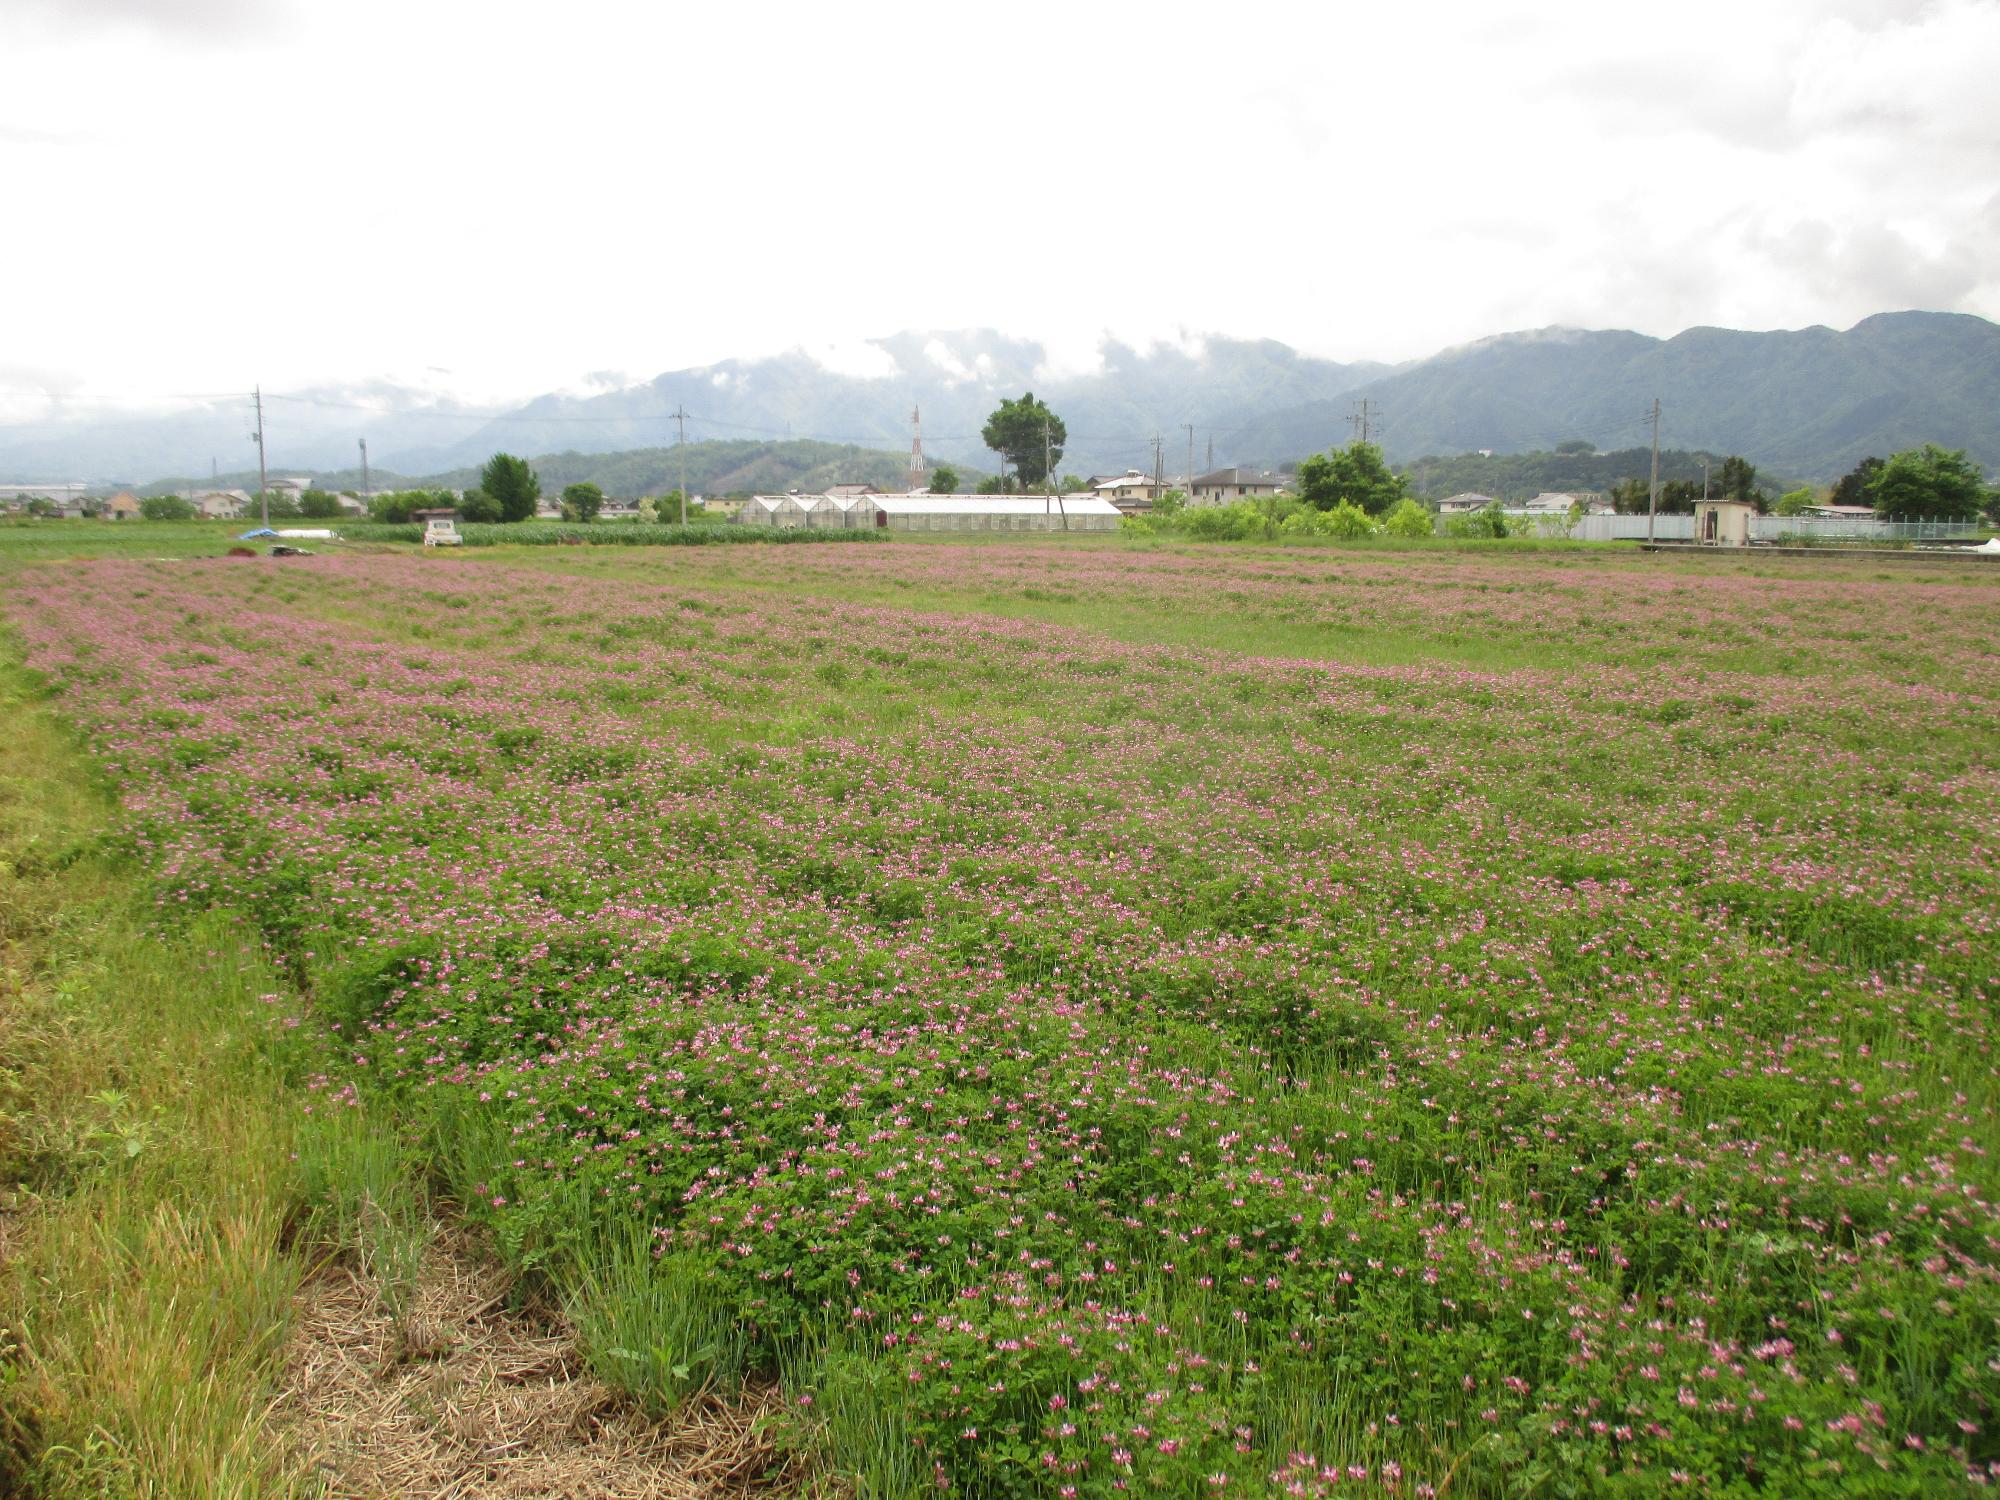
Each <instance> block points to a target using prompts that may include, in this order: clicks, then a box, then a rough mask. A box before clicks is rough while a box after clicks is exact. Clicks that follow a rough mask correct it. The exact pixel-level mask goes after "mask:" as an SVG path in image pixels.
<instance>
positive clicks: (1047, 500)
mask: <svg viewBox="0 0 2000 1500" xmlns="http://www.w3.org/2000/svg"><path fill="white" fill-rule="evenodd" d="M857 508H858V509H860V510H861V513H862V516H863V517H864V518H865V519H863V520H862V521H861V524H862V525H871V524H872V525H873V526H875V527H876V528H877V529H878V530H882V531H1076V532H1101V531H1116V530H1117V529H1118V522H1119V519H1120V513H1119V510H1118V507H1117V506H1115V505H1113V504H1112V503H1111V502H1110V501H1109V500H1103V499H1099V498H1098V497H1096V496H1094V495H871V496H867V497H865V498H864V499H862V500H861V501H860V502H859V506H858V507H857Z"/></svg>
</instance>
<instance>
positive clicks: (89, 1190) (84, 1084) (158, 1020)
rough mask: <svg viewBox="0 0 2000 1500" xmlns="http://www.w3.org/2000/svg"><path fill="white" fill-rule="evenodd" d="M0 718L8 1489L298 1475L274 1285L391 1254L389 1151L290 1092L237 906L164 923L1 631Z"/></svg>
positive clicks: (0, 1178) (286, 1309)
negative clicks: (276, 1419) (276, 1409)
mask: <svg viewBox="0 0 2000 1500" xmlns="http://www.w3.org/2000/svg"><path fill="white" fill-rule="evenodd" d="M0 714H4V715H5V718H6V721H7V725H8V730H7V734H6V735H5V736H4V738H0V1195H4V1196H0V1212H4V1215H5V1219H4V1226H5V1246H6V1255H5V1258H4V1265H0V1492H4V1493H9V1494H21V1495H29V1496H43V1497H48V1500H65V1497H78V1500H81V1497H85V1496H104V1495H131V1496H159V1497H169V1496H171V1497H183V1496H188V1497H217V1500H222V1497H243V1500H249V1497H275V1496H291V1495H301V1496H303V1495H307V1494H311V1493H315V1492H316V1490H317V1485H316V1482H315V1481H314V1480H313V1478H312V1476H311V1475H310V1474H309V1473H308V1472H307V1469H306V1467H305V1464H304V1461H303V1459H302V1458H301V1456H300V1455H299V1454H297V1453H296V1452H294V1451H293V1450H291V1449H290V1448H289V1447H287V1446H286V1445H285V1444H284V1443H282V1442H279V1441H277V1440H275V1439H274V1437H273V1436H272V1434H271V1433H270V1432H269V1430H268V1429H267V1422H268V1418H269V1414H270V1407H271V1401H272V1397H273V1395H274V1391H275V1387H276V1382H277V1379H278V1375H279V1366H280V1357H281V1354H282V1352H283V1346H284V1341H285V1338H286V1336H287V1333H288V1331H289V1327H290V1307H291V1299H292V1296H293V1294H294V1292H295V1291H296V1290H297V1288H298V1285H299V1282H300V1280H301V1278H302V1277H303V1276H304V1275H305V1274H306V1272H307V1271H308V1269H309V1268H310V1266H311V1265H312V1264H313V1263H314V1262H315V1261H317V1260H319V1259H320V1258H322V1257H324V1256H326V1255H330V1254H339V1253H359V1254H360V1255H361V1256H362V1258H363V1261H364V1266H366V1265H367V1264H368V1262H369V1260H370V1258H371V1257H375V1256H379V1255H382V1254H385V1253H386V1254H389V1255H397V1254H400V1255H402V1256H403V1257H404V1261H405V1263H407V1260H408V1255H409V1251H408V1248H407V1247H408V1245H409V1243H410V1239H411V1233H412V1225H413V1224H415V1223H416V1222H418V1221H417V1219H416V1217H415V1215H414V1213H413V1211H412V1210H413V1207H414V1205H413V1204H412V1203H411V1201H410V1191H411V1189H410V1186H409V1184H410V1181H411V1179H410V1177H409V1175H408V1173H407V1170H406V1168H405V1164H404V1163H403V1162H402V1160H401V1159H400V1158H399V1157H398V1156H397V1154H396V1151H395V1148H394V1146H393V1144H392V1143H389V1142H387V1141H386V1140H385V1138H384V1137H382V1136H381V1135H380V1134H379V1133H378V1132H377V1131H376V1130H375V1129H374V1128H373V1126H372V1125H369V1124H366V1123H364V1122H363V1121H361V1120H360V1119H359V1118H358V1117H356V1116H343V1115H330V1116H321V1117H318V1118H315V1117H312V1116H309V1115H307V1114H306V1113H305V1112H304V1111H303V1109H302V1107H301V1099H300V1094H299V1088H298V1084H299V1074H300V1071H301V1069H302V1067H303V1066H304V1065H305V1057H304V1055H303V1053H302V1050H301V1047H302V1044H299V1043H297V1042H296V1041H295V1040H294V1039H293V1033H292V1032H291V1030H290V1029H289V1028H288V1027H287V1025H286V1022H287V1020H288V1018H292V1017H295V1015H296V1004H297V1002H296V996H294V995H292V994H291V993H290V991H289V987H288V984H287V982H286V981H285V979H284V978H283V977H282V976H281V975H280V974H278V973H277V972H275V971H274V970H273V969H272V968H271V967H270V965H269V964H268V963H267V962H266V960H265V959H264V957H263V945H262V943H261V942H260V941H259V940H258V939H257V937H256V935H255V933H254V932H253V931H252V930H251V929H250V928H249V927H248V926H247V925H245V924H244V923H242V922H240V921H239V920H237V919H236V918H235V917H234V916H233V915H231V914H229V913H222V912H217V913H210V914H206V915H203V916H201V917H199V918H198V919H196V920H195V921H194V922H193V923H192V924H190V925H188V926H186V927H185V928H183V929H181V930H179V931H175V932H171V933H163V932H162V931H161V930H160V929H159V928H158V926H157V925H156V923H155V922H154V920H153V917H152V913H151V912H150V911H149V910H148V908H147V906H146V905H145V903H144V899H143V898H144V893H145V882H144V879H143V872H142V871H140V870H137V869H135V868H133V867H132V866H131V865H130V864H129V862H128V861H127V860H125V859H124V858H122V857H121V856H120V855H119V853H118V852H117V845H116V843H115V841H114V840H112V839H111V838H110V834H111V831H112V823H111V813H112V809H111V806H110V803H109V801H108V799H107V797H106V795H105V792H104V789H103V788H101V787H99V786H96V785H93V784H92V783H91V781H90V780H89V779H88V776H87V774H86V771H87V766H88V762H86V761H84V760H83V759H82V758H81V757H79V756H78V754H77V753H76V749H75V746H74V743H73V741H72V740H71V739H70V738H69V736H68V735H67V734H66V733H65V732H64V731H63V729H62V728H61V727H60V726H59V725H58V724H57V723H56V722H55V721H54V719H53V717H52V716H51V715H50V713H49V712H48V709H47V707H46V705H45V702H44V700H43V697H42V693H41V690H40V687H39V684H38V683H36V682H35V681H34V680H33V679H32V678H31V677H30V676H29V675H28V674H26V673H25V672H23V671H22V670H21V668H20V666H19V663H18V655H17V652H16V648H15V646H14V643H13V642H12V640H11V639H9V638H7V637H4V636H0ZM385 1199H386V1200H387V1202H388V1206H389V1212H387V1213H384V1212H383V1211H382V1206H381V1200H385Z"/></svg>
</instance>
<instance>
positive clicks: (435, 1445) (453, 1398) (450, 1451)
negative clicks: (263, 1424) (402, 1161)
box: [276, 1237, 800, 1500]
mask: <svg viewBox="0 0 2000 1500" xmlns="http://www.w3.org/2000/svg"><path fill="white" fill-rule="evenodd" d="M507 1288H508V1281H507V1277H506V1274H505V1273H504V1272H503V1271H502V1270H500V1269H499V1268H498V1267H496V1266H494V1265H492V1264H491V1262H490V1261H488V1260H485V1259H483V1258H482V1257H481V1256H480V1255H479V1254H478V1253H477V1252H476V1250H474V1249H473V1248H472V1247H471V1246H469V1245H467V1244H465V1243H464V1242H462V1241H454V1240H452V1239H450V1238H448V1237H447V1238H441V1239H440V1240H439V1241H437V1242H435V1243H434V1244H433V1245H432V1247H431V1249H430V1251H429V1252H428V1253H427V1255H426V1257H425V1261H424V1265H423V1270H422V1274H421V1276H420V1278H419V1280H418V1285H417V1287H416V1290H415V1292H414V1294H413V1295H412V1296H411V1297H410V1298H409V1303H408V1310H407V1312H406V1314H405V1316H404V1317H403V1318H401V1319H400V1320H398V1319H397V1318H396V1317H395V1316H393V1315H392V1313H391V1312H390V1310H389V1309H388V1307H387V1306H385V1305H384V1302H383V1300H382V1297H381V1296H380V1294H379V1291H378V1289H377V1288H376V1287H375V1286H374V1285H373V1284H371V1283H370V1282H369V1281H368V1280H367V1279H366V1278H364V1277H363V1276H361V1275H359V1274H357V1273H356V1272H355V1271H354V1270H353V1269H352V1268H351V1267H348V1266H343V1265H334V1266H331V1267H328V1268H327V1269H326V1270H325V1271H324V1272H322V1273H321V1274H319V1275H317V1276H315V1277H314V1278H312V1279H311V1280H310V1281H309V1282H308V1283H307V1285H306V1287H305V1289H304V1290H303V1291H302V1292H301V1294H300V1300H299V1306H298V1309H297V1317H296V1320H295V1324H294V1330H293V1335H292V1341H291V1348H290V1350H289V1352H288V1357H287V1363H286V1369H285V1386H284V1389H283V1391H282V1393H281V1395H280V1397H279V1403H278V1411H277V1413H276V1415H277V1417H278V1422H279V1425H280V1427H281V1428H282V1429H283V1430H284V1431H285V1432H286V1434H287V1435H288V1436H289V1437H290V1438H291V1439H292V1440H293V1441H296V1442H298V1443H299V1444H300V1445H301V1446H302V1447H304V1448H305V1449H306V1450H307V1451H308V1452H309V1453H310V1454H311V1455H312V1456H313V1460H314V1462H315V1463H316V1465H317V1466H318V1468H319V1469H320V1470H321V1472H322V1473H323V1474H324V1475H325V1477H326V1484H327V1491H326V1492H327V1494H328V1495H329V1496H330V1497H340V1500H376V1497H383V1496H391V1495H393V1496H396V1497H398V1500H471V1497H482V1500H483V1497H507V1500H517V1497H528V1496H562V1497H565V1500H571V1497H573V1500H610V1497H614V1496H615V1497H618V1500H654V1497H660V1500H688V1497H695V1496H701V1497H714V1496H733V1495H750V1494H772V1493H776V1492H779V1491H784V1490H791V1489H795V1488H797V1487H798V1481H799V1479H800V1475H799V1474H798V1473H797V1472H796V1470H795V1468H794V1467H793V1466H792V1465H791V1464H790V1463H789V1462H788V1458H787V1455H786V1454H785V1453H784V1452H783V1451H782V1450H780V1449H779V1448H777V1447H776V1446H775V1445H774V1443H773V1441H772V1439H771V1436H770V1427H771V1423H770V1422H769V1420H768V1417H769V1415H770V1413H771V1410H772V1407H773V1405H774V1404H775V1402H776V1399H777V1397H776V1393H775V1392H774V1391H771V1390H763V1391H759V1392H746V1393H744V1394H743V1395H742V1396H741V1397H738V1398H736V1399H734V1400H722V1399H718V1398H715V1397H706V1396H705V1397H699V1398H697V1399H695V1400H693V1401H690V1402H689V1403H688V1404H687V1405H686V1406H685V1407H684V1408H683V1410H682V1411H681V1413H680V1414H679V1415H678V1416H677V1417H676V1418H675V1419H674V1420H673V1421H672V1422H670V1423H665V1424H662V1423H656V1422H652V1421H649V1420H648V1419H646V1418H645V1417H644V1416H642V1415H641V1414H640V1413H638V1412H637V1411H635V1410H633V1409H632V1408H631V1407H630V1406H629V1405H628V1404H626V1403H624V1402H622V1401H621V1400H620V1399H619V1398H618V1397H617V1396H616V1395H614V1393H612V1392H611V1391H610V1390H608V1389H607V1388H606V1387H604V1386H603V1385H602V1384H600V1383H599V1382H597V1381H596V1380H595V1379H593V1378H592V1377H591V1376H590V1374H589V1373H588V1372H587V1371H586V1370H585V1369H584V1368H583V1366H582V1362H581V1361H580V1360H579V1359H578V1357H577V1354H576V1351H575V1348H574V1346H573V1344H572V1342H571V1341H570V1339H569V1338H568V1336H567V1330H565V1329H563V1328H562V1327H561V1326H560V1325H559V1324H557V1323H555V1322H554V1321H552V1320H550V1319H547V1318H541V1317H536V1316H533V1315H531V1314H528V1313H523V1312H519V1311H515V1310H512V1309H510V1308H509V1307H508V1305H507V1304H508V1300H509V1299H508V1296H507Z"/></svg>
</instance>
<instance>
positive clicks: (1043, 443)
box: [979, 391, 1069, 489]
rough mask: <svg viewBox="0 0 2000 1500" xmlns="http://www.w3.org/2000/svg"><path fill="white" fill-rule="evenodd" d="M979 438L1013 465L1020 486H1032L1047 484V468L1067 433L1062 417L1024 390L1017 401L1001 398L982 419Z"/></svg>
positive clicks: (1033, 394) (1031, 393)
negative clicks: (995, 408)
mask: <svg viewBox="0 0 2000 1500" xmlns="http://www.w3.org/2000/svg"><path fill="white" fill-rule="evenodd" d="M979 437H980V441H982V442H983V443H985V444H986V446H987V447H989V448H991V449H992V450H993V451H994V452H995V453H997V454H999V455H1000V456H1001V457H1002V458H1003V459H1005V460H1006V461H1007V462H1008V463H1009V464H1011V465H1013V468H1014V475H1015V477H1016V478H1017V479H1019V480H1020V482H1021V488H1023V489H1032V488H1034V487H1036V486H1037V485H1041V484H1045V483H1047V481H1048V477H1049V470H1050V468H1051V467H1052V466H1053V465H1054V463H1055V462H1056V460H1057V459H1059V458H1061V457H1062V455H1063V444H1064V443H1065V442H1067V441H1068V440H1069V432H1068V430H1067V429H1066V428H1064V426H1063V419H1062V418H1061V417H1059V416H1057V415H1056V414H1055V413H1054V412H1052V411H1050V410H1049V408H1048V406H1047V404H1046V403H1044V402H1041V401H1037V400H1036V399H1035V393H1034V392H1033V391H1028V392H1025V393H1024V394H1023V395H1022V397H1021V399H1020V400H1018V401H1008V400H1004V399H1003V400H1002V401H1001V403H1000V406H999V409H998V410H997V411H995V412H994V413H993V415H992V416H990V417H988V418H987V419H986V425H985V426H984V427H982V428H981V429H980V431H979Z"/></svg>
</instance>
